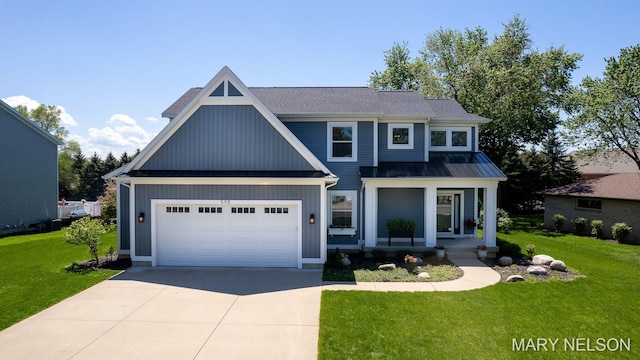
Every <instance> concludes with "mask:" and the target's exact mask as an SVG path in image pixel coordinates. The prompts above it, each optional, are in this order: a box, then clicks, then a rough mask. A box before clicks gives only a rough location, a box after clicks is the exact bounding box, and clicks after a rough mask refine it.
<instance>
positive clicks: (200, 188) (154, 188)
mask: <svg viewBox="0 0 640 360" xmlns="http://www.w3.org/2000/svg"><path fill="white" fill-rule="evenodd" d="M320 194H321V188H320V186H302V185H269V186H267V185H265V186H243V185H136V186H135V201H136V209H135V214H138V213H139V212H144V213H145V214H151V200H152V199H186V200H189V199H194V200H217V199H231V200H302V218H303V221H302V257H303V258H316V259H317V258H320V255H321V254H320V234H321V231H326V230H325V229H321V228H320V226H318V224H319V223H320V217H321V216H323V214H322V213H321V211H320V201H321V200H322V199H321V196H320ZM309 214H315V216H316V224H309V222H308V221H304V219H305V218H308V216H309ZM135 224H136V230H135V233H136V249H135V251H136V255H137V256H150V255H151V227H152V221H145V222H144V223H141V224H140V223H137V222H136V223H135Z"/></svg>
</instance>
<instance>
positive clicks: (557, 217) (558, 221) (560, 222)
mask: <svg viewBox="0 0 640 360" xmlns="http://www.w3.org/2000/svg"><path fill="white" fill-rule="evenodd" d="M551 221H552V222H553V226H555V228H556V231H558V232H559V231H561V230H562V227H563V226H564V222H565V221H567V218H566V217H565V216H564V215H562V214H553V216H552V217H551Z"/></svg>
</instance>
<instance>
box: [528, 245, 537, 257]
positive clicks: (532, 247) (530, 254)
mask: <svg viewBox="0 0 640 360" xmlns="http://www.w3.org/2000/svg"><path fill="white" fill-rule="evenodd" d="M535 253H536V246H535V245H533V244H528V245H527V256H528V257H529V259H533V254H535Z"/></svg>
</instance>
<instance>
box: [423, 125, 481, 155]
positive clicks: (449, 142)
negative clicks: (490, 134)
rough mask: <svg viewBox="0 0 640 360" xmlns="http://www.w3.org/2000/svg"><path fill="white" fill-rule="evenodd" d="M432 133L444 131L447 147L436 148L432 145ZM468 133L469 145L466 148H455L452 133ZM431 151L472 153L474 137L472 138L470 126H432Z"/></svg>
mask: <svg viewBox="0 0 640 360" xmlns="http://www.w3.org/2000/svg"><path fill="white" fill-rule="evenodd" d="M432 131H444V132H445V141H446V145H445V146H434V145H432V144H431V132H432ZM454 131H455V132H466V133H467V145H466V146H453V143H452V141H453V139H452V133H453V132H454ZM428 140H429V149H430V150H431V151H471V149H472V148H473V147H472V145H473V144H472V137H471V127H470V126H451V127H444V126H431V127H430V129H429V136H428Z"/></svg>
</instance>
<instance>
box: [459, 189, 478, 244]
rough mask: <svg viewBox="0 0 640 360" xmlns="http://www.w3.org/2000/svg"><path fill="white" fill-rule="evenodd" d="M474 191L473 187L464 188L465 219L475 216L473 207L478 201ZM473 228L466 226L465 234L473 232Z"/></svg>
mask: <svg viewBox="0 0 640 360" xmlns="http://www.w3.org/2000/svg"><path fill="white" fill-rule="evenodd" d="M473 194H474V191H473V189H465V190H464V205H463V208H464V218H463V219H462V220H463V221H464V220H466V219H472V218H473V207H474V204H475V203H476V201H475V199H474V197H473ZM473 231H474V230H473V229H467V228H466V227H465V228H464V233H465V234H473Z"/></svg>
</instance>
